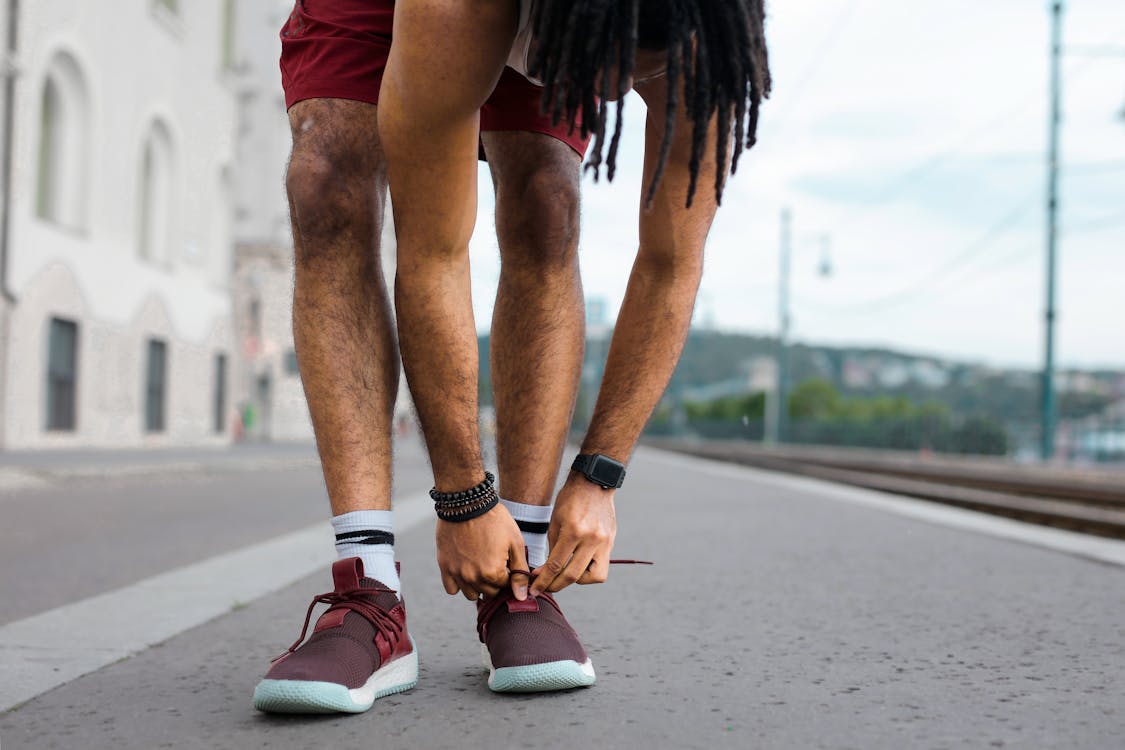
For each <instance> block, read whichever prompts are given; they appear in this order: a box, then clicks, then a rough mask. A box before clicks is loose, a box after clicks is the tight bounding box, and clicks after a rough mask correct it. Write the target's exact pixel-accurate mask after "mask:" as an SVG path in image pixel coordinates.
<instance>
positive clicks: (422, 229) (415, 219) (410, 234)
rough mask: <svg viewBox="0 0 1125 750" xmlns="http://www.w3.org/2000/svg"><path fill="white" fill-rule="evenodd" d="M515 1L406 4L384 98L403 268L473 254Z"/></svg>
mask: <svg viewBox="0 0 1125 750" xmlns="http://www.w3.org/2000/svg"><path fill="white" fill-rule="evenodd" d="M515 18H516V4H515V0H399V2H398V3H397V5H396V7H395V21H394V23H395V26H394V42H393V43H392V45H391V54H390V59H389V60H388V62H387V69H386V72H385V74H384V76H383V89H382V91H381V93H380V107H379V129H380V135H381V136H382V139H383V145H384V148H385V149H386V154H387V159H388V176H389V178H390V184H391V195H392V198H393V205H394V212H395V226H396V229H397V233H398V239H399V262H400V269H402V270H408V268H409V265H410V258H411V257H412V256H414V255H416V254H417V253H425V252H438V253H448V252H450V251H460V250H461V249H462V248H461V246H462V245H463V246H464V249H466V250H467V247H468V240H469V237H470V235H471V234H472V229H473V222H474V220H475V216H476V179H477V144H478V134H479V117H480V107H481V105H482V104H484V102H485V100H486V99H487V98H488V96H489V94H490V93H491V92H492V89H493V87H494V86H495V85H496V81H497V80H498V79H499V77H500V73H501V71H502V70H503V68H504V61H505V60H506V59H507V55H508V50H509V48H510V47H511V44H512V38H513V36H514V34H515Z"/></svg>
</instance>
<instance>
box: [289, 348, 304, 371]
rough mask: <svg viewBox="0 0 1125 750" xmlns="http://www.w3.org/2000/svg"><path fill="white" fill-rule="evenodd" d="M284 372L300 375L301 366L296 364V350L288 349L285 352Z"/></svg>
mask: <svg viewBox="0 0 1125 750" xmlns="http://www.w3.org/2000/svg"><path fill="white" fill-rule="evenodd" d="M285 374H286V375H300V374H301V368H300V367H298V366H297V352H295V351H294V350H292V349H290V350H288V351H287V352H285Z"/></svg>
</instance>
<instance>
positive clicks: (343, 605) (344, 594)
mask: <svg viewBox="0 0 1125 750" xmlns="http://www.w3.org/2000/svg"><path fill="white" fill-rule="evenodd" d="M379 593H389V594H394V595H395V596H396V597H397V596H398V594H397V593H396V592H395V591H394V590H393V589H389V588H386V587H385V586H372V587H371V588H363V587H360V588H355V589H349V590H347V591H331V592H329V593H327V594H320V595H319V596H315V597H313V600H312V602H310V603H309V609H308V612H306V613H305V624H304V625H302V626H301V635H300V636H298V638H297V640H296V641H294V642H293V645H292V646H290V647H289V649H288V650H287V651H286V652H285V653H284V654H281V655H280V656H278V657H276V658H274V659H273V660H271V662H270V663H271V664H272V663H274V662H276V661H277V660H278V659H283V658H285V657H286V656H288V655H289V654H291V653H293V652H294V651H296V650H297V647H298V646H300V645H301V644H302V643H303V642H304V640H305V633H307V632H308V630H309V623H310V622H311V621H312V613H313V609H315V608H316V605H318V604H327V605H329V607H328V609H326V610H324V613H323V614H327V613H329V612H331V611H332V610H334V609H350V610H352V611H353V612H356V613H357V614H359V615H361V616H362V617H364V618H366V619H367V620H368V621H369V622H370V623H371V624H372V625H374V626H375V629H376V630H378V631H379V632H380V633H382V634H383V635H384V636H385V637H386V638H387V640H388V641H390V642H391V643H397V642H398V639H399V638H401V637H402V629H403V626H402V625H400V624H399V623H398V622H396V621H395V619H394V618H393V617H391V616H390V615H389V614H387V613H386V612H384V611H383V610H382V609H381V608H380V607H378V606H377V605H376V604H375V603H374V602H372V601H370V600H369V599H368V597H370V596H371V595H372V594H379ZM323 614H322V616H323Z"/></svg>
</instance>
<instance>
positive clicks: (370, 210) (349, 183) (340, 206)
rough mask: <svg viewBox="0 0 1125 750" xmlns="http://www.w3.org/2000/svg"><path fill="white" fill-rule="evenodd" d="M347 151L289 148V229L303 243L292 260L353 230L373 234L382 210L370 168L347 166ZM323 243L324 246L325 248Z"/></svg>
mask: <svg viewBox="0 0 1125 750" xmlns="http://www.w3.org/2000/svg"><path fill="white" fill-rule="evenodd" d="M349 158H350V157H349V150H348V149H346V148H343V147H338V148H328V149H312V148H295V149H294V151H293V155H292V157H291V158H290V161H289V167H288V170H287V171H286V175H285V187H286V192H287V193H288V195H289V202H290V206H291V209H292V213H293V217H292V218H293V224H294V227H295V229H296V230H297V231H298V232H299V233H300V234H301V237H302V239H303V240H305V241H304V242H302V243H300V250H299V251H298V258H297V260H298V261H301V260H303V259H307V258H304V257H303V256H308V255H310V254H316V253H317V252H318V248H323V247H325V246H327V245H330V244H332V240H333V239H336V238H339V237H341V236H343V235H344V234H346V233H350V232H353V231H356V230H363V229H364V228H367V230H368V231H369V232H370V231H373V228H374V222H375V221H377V216H376V214H377V213H378V212H380V211H381V207H382V205H383V200H382V191H381V190H380V185H379V180H378V177H377V173H376V170H375V166H374V165H368V168H365V167H364V166H363V164H362V162H366V161H367V160H366V159H362V160H360V161H361V163H359V164H357V163H356V162H355V161H349ZM325 240H327V241H328V242H327V243H326V242H325Z"/></svg>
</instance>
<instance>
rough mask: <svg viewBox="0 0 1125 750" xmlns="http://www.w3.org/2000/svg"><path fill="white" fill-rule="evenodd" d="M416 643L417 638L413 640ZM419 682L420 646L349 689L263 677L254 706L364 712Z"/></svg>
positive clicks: (296, 711)
mask: <svg viewBox="0 0 1125 750" xmlns="http://www.w3.org/2000/svg"><path fill="white" fill-rule="evenodd" d="M410 643H411V644H412V645H413V644H414V639H413V638H412V639H411V640H410ZM417 684H418V647H417V646H414V649H413V650H412V651H411V652H410V653H409V654H407V655H406V656H403V657H402V658H399V659H395V660H394V661H392V662H391V663H390V664H387V665H386V666H384V667H381V668H380V669H377V670H375V672H374V674H372V675H371V677H369V678H368V679H367V682H365V683H364V684H363V685H362V686H360V687H357V688H352V689H349V688H347V687H346V686H344V685H341V684H339V683H336V682H316V681H313V680H262V681H261V682H259V683H258V686H257V687H256V688H254V708H256V709H258V710H259V711H265V712H267V713H282V714H331V713H348V714H360V713H363V712H364V711H366V710H367V709H369V708H371V706H372V705H373V704H374V703H375V701H376V700H378V699H379V698H384V697H386V696H388V695H394V694H395V693H402V692H405V691H407V690H410V689H411V688H412V687H414V686H415V685H417Z"/></svg>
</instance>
